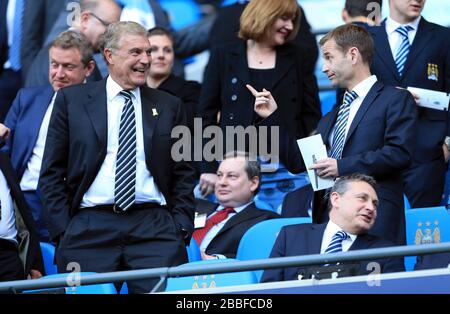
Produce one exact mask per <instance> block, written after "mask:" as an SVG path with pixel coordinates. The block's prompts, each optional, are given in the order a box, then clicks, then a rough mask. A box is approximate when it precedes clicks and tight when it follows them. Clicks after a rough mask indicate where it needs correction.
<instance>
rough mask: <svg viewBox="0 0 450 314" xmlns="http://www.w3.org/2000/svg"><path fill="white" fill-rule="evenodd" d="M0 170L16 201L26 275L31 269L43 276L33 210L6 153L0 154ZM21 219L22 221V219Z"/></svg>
mask: <svg viewBox="0 0 450 314" xmlns="http://www.w3.org/2000/svg"><path fill="white" fill-rule="evenodd" d="M0 170H1V171H2V173H3V175H4V176H5V178H6V182H7V183H8V185H9V188H10V189H11V197H12V199H13V201H14V205H15V206H14V209H15V215H16V217H15V220H16V228H17V235H18V242H19V252H20V253H22V252H24V257H25V259H23V257H22V256H21V259H22V262H23V263H24V271H25V274H28V273H29V272H30V269H36V270H39V271H40V272H41V273H42V274H43V275H45V271H44V263H43V260H42V254H41V248H40V246H39V237H38V235H37V231H36V226H35V224H34V220H33V216H32V214H31V209H30V208H29V207H28V204H27V203H26V201H25V199H24V197H23V194H22V191H21V190H20V186H19V182H18V181H17V178H16V175H15V173H14V170H13V168H12V167H11V162H10V161H9V157H8V155H7V154H6V153H4V152H0ZM20 218H21V219H20Z"/></svg>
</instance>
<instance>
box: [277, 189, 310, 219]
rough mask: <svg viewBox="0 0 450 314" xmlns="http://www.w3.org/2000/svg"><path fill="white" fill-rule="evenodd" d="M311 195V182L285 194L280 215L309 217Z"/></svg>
mask: <svg viewBox="0 0 450 314" xmlns="http://www.w3.org/2000/svg"><path fill="white" fill-rule="evenodd" d="M313 195H314V190H313V188H312V186H311V184H308V185H305V186H302V187H301V188H299V189H297V190H294V191H292V192H289V193H288V194H286V196H285V197H284V199H283V204H282V205H281V217H283V218H291V217H310V216H311V215H312V199H313Z"/></svg>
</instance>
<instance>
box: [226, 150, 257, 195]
mask: <svg viewBox="0 0 450 314" xmlns="http://www.w3.org/2000/svg"><path fill="white" fill-rule="evenodd" d="M237 157H241V158H244V159H245V169H244V170H245V172H246V173H247V177H248V178H249V179H250V180H251V179H253V178H254V177H258V178H259V184H258V187H257V188H256V190H255V192H254V195H256V194H258V192H259V190H260V187H261V162H260V161H259V160H258V159H257V158H256V157H254V156H251V155H250V154H249V153H247V152H242V151H232V152H228V153H226V154H225V156H224V157H223V160H225V159H231V158H237Z"/></svg>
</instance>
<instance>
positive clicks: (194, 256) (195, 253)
mask: <svg viewBox="0 0 450 314" xmlns="http://www.w3.org/2000/svg"><path fill="white" fill-rule="evenodd" d="M186 251H187V254H188V260H189V262H196V261H201V260H202V254H201V253H200V248H199V247H198V244H197V242H196V241H195V239H194V238H191V242H190V243H189V245H188V246H186Z"/></svg>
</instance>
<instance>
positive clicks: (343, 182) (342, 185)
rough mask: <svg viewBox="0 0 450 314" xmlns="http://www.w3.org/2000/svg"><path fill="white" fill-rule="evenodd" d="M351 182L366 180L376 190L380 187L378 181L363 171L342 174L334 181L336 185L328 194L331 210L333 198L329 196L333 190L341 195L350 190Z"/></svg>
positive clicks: (329, 208)
mask: <svg viewBox="0 0 450 314" xmlns="http://www.w3.org/2000/svg"><path fill="white" fill-rule="evenodd" d="M349 182H366V183H367V184H369V185H370V186H371V187H372V188H373V189H374V190H375V191H376V190H377V189H378V185H377V182H376V181H375V179H374V178H373V177H371V176H368V175H366V174H361V173H353V174H351V175H348V176H342V177H339V178H337V179H336V181H335V182H334V186H333V187H332V188H331V191H330V193H329V194H328V195H327V196H328V210H331V198H330V197H329V196H330V195H331V194H332V193H333V192H336V193H338V194H339V195H343V194H344V193H345V192H347V191H348V183H349Z"/></svg>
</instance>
